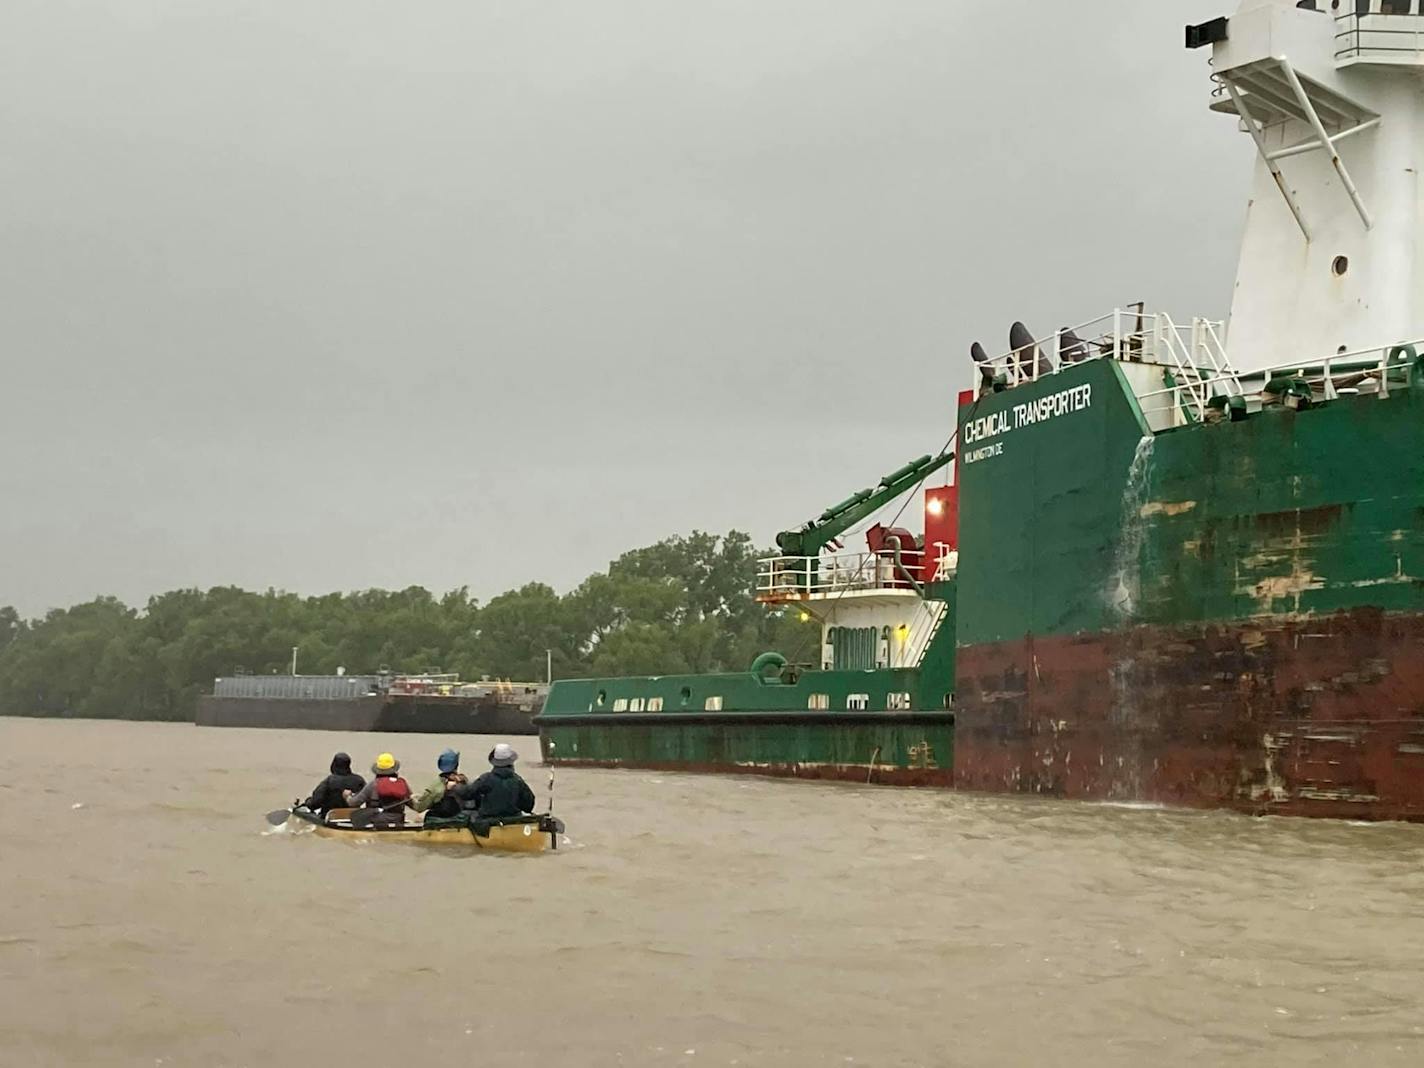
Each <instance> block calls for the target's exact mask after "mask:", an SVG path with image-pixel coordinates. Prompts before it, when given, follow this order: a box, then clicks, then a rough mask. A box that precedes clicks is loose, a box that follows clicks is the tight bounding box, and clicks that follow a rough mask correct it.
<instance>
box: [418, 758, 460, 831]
mask: <svg viewBox="0 0 1424 1068" xmlns="http://www.w3.org/2000/svg"><path fill="white" fill-rule="evenodd" d="M435 768H436V770H437V771H438V772H439V776H438V777H437V778H436V779H435V781H434V782H432V783H431V784H430V785H429V786H427V787H426V788H425V791H424V792H423V793H422V794H421V795H420V796H419V797H417V798H416V799H415V803H414V804H413V805H412V806H411V807H412V808H414V809H415V811H417V812H424V813H425V822H426V823H430V822H431V821H432V820H444V819H450V818H452V817H455V816H458V815H460V813H461V811H462V808H463V806H462V805H461V804H460V799H459V798H458V797H456V796H455V794H454V792H453V791H454V789H455V787H457V786H464V785H465V782H466V780H465V777H464V776H463V775H461V774H460V754H459V753H458V752H456V751H455V750H454V749H447V750H445V752H443V753H441V754H440V756H439V757H438V758H436V761H435Z"/></svg>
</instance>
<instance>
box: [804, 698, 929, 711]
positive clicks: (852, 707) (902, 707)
mask: <svg viewBox="0 0 1424 1068" xmlns="http://www.w3.org/2000/svg"><path fill="white" fill-rule="evenodd" d="M806 707H807V708H808V709H809V710H810V711H812V712H825V711H827V710H829V709H830V707H831V695H830V694H827V693H813V694H812V695H811V696H810V697H808V698H806ZM869 707H870V694H868V693H850V694H846V711H847V712H864V711H865V710H866V709H868V708H869ZM909 708H910V695H909V694H908V693H887V694H886V695H885V709H886V711H887V712H904V711H908V710H909Z"/></svg>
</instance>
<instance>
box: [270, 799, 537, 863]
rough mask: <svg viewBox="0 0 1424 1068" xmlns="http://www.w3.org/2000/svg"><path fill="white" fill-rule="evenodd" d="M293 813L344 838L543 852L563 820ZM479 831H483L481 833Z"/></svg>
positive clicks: (323, 831)
mask: <svg viewBox="0 0 1424 1068" xmlns="http://www.w3.org/2000/svg"><path fill="white" fill-rule="evenodd" d="M292 817H293V818H294V819H298V820H301V821H302V822H303V823H309V824H311V825H312V827H313V829H314V830H315V832H316V834H318V835H320V836H321V837H323V838H345V839H347V840H349V841H353V842H356V841H359V842H377V841H379V842H409V843H414V844H417V845H433V846H456V847H464V848H466V849H469V848H471V847H474V848H476V849H489V850H493V851H494V852H496V853H542V852H544V851H545V850H546V849H558V848H559V833H560V832H561V831H562V830H563V829H564V825H563V822H562V821H561V820H557V819H555V818H554V817H553V816H550V815H542V816H517V817H514V818H512V819H505V820H494V821H480V824H479V826H469V827H461V826H456V827H422V826H421V825H420V824H419V823H410V824H406V825H404V826H397V827H353V826H351V820H350V817H351V810H350V809H345V808H335V809H332V810H331V811H330V812H328V813H327V814H326V818H325V819H323V818H322V817H321V816H319V815H317V814H316V813H314V812H308V811H307V810H306V809H303V808H297V809H293V810H292ZM480 831H484V832H486V833H484V834H481V833H479V832H480Z"/></svg>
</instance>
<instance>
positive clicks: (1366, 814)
mask: <svg viewBox="0 0 1424 1068" xmlns="http://www.w3.org/2000/svg"><path fill="white" fill-rule="evenodd" d="M958 656H959V660H958V682H957V694H956V711H957V715H956V725H955V747H954V748H955V762H954V763H955V766H954V777H955V783H956V785H957V786H958V787H960V788H961V789H967V790H984V791H992V792H1014V793H1035V794H1045V795H1051V796H1055V797H1065V798H1080V799H1085V800H1134V801H1154V802H1162V803H1165V804H1171V805H1189V806H1195V807H1203V808H1232V809H1237V810H1241V811H1248V812H1256V813H1267V812H1269V813H1282V814H1288V815H1299V816H1321V817H1345V818H1353V819H1369V820H1380V819H1406V820H1424V616H1419V615H1386V614H1384V613H1382V612H1379V611H1377V610H1372V609H1362V610H1356V611H1351V612H1345V613H1340V614H1338V615H1333V616H1326V617H1315V618H1304V619H1256V620H1243V621H1234V622H1231V623H1222V624H1200V625H1193V626H1183V627H1171V628H1169V627H1140V628H1136V629H1133V630H1129V631H1122V632H1117V633H1110V634H1094V635H1080V636H1069V637H1051V638H1045V637H1030V638H1025V639H1023V640H1020V641H1013V642H1000V643H992V644H981V645H974V646H968V647H961V648H960V650H959V653H958Z"/></svg>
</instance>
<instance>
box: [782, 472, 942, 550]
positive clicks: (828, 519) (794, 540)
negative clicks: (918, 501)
mask: <svg viewBox="0 0 1424 1068" xmlns="http://www.w3.org/2000/svg"><path fill="white" fill-rule="evenodd" d="M953 459H954V453H952V452H949V451H948V450H946V451H944V452H942V453H940V454H939V455H938V456H929V455H925V456H921V457H920V458H919V459H918V460H911V461H910V462H909V463H907V464H905V465H904V466H903V467H897V468H896V469H895V470H894V471H891V472H890V473H889V474H888V475H886V476H885V477H884V478H882V479H881V480H880V481H879V482H878V483H876V485H875V488H874V489H864V490H861V491H860V492H859V493H852V494H851V495H850V496H849V497H847V498H846V499H845V500H843V501H841V502H840V503H839V504H833V505H831V507H829V508H827V509H826V510H825V511H824V512H822V513H821V514H820V515H819V516H817V517H816V518H815V519H812V520H809V521H808V522H805V523H802V524H801V526H799V527H797V528H796V529H795V530H783V531H782V532H781V533H780V534H778V535H777V536H776V545H777V548H779V549H780V550H781V551H782V552H783V553H785V554H786V555H787V556H819V555H820V553H821V549H822V548H823V547H824V546H825V545H827V544H828V543H829V542H831V541H832V540H833V539H834V538H835V537H836V536H837V535H838V534H843V533H845V532H846V531H847V530H849V529H850V528H851V527H853V526H855V524H857V523H859V522H860V521H861V520H862V519H864V518H865V517H866V516H868V515H873V514H874V513H875V511H876V510H877V509H878V508H879V507H880V506H881V505H883V504H884V503H885V502H886V501H893V500H894V499H895V498H896V497H898V496H900V494H902V493H904V492H905V491H906V490H908V489H911V488H913V487H914V486H916V485H917V484H919V483H920V482H922V481H924V480H925V479H926V478H928V477H929V476H930V475H932V474H934V473H935V472H936V471H938V470H939V469H940V468H941V467H944V466H945V465H946V464H948V463H949V462H950V461H951V460H953Z"/></svg>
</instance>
